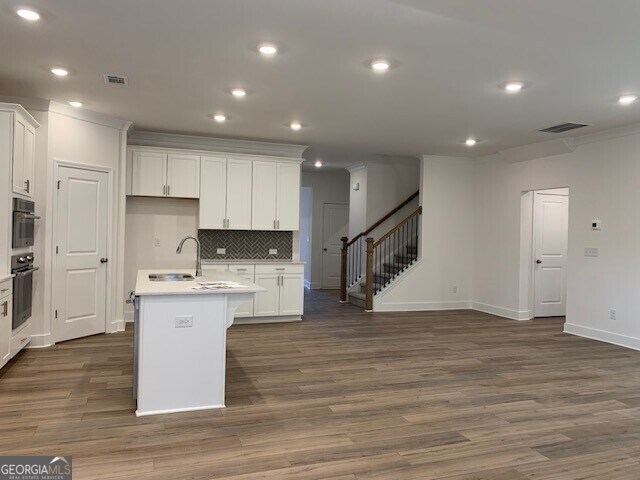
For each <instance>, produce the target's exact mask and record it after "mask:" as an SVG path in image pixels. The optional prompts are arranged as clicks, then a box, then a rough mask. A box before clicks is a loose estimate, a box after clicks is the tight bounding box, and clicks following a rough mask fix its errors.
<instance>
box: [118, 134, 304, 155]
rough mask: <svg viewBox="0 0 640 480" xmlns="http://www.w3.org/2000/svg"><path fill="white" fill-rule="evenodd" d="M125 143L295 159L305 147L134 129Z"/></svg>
mask: <svg viewBox="0 0 640 480" xmlns="http://www.w3.org/2000/svg"><path fill="white" fill-rule="evenodd" d="M128 143H129V145H130V146H144V147H162V148H177V149H185V150H201V151H208V152H222V153H238V154H248V155H265V156H269V157H283V158H296V159H302V153H303V152H304V151H305V150H306V149H307V146H306V145H292V144H286V143H271V142H260V141H254V140H237V139H232V138H216V137H201V136H196V135H179V134H172V133H157V132H138V131H134V132H132V133H130V134H129V141H128Z"/></svg>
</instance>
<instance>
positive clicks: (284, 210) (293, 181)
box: [276, 163, 300, 230]
mask: <svg viewBox="0 0 640 480" xmlns="http://www.w3.org/2000/svg"><path fill="white" fill-rule="evenodd" d="M276 205H277V213H278V215H277V218H276V225H277V228H278V230H300V165H297V164H292V163H278V193H277V197H276Z"/></svg>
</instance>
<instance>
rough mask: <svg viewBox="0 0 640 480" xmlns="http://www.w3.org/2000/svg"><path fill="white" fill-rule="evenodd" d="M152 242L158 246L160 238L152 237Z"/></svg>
mask: <svg viewBox="0 0 640 480" xmlns="http://www.w3.org/2000/svg"><path fill="white" fill-rule="evenodd" d="M153 244H154V245H155V246H156V247H159V246H160V238H159V237H156V238H154V239H153Z"/></svg>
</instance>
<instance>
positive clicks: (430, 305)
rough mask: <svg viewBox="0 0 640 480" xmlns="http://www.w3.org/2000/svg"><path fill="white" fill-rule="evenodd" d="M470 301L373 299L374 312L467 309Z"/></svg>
mask: <svg viewBox="0 0 640 480" xmlns="http://www.w3.org/2000/svg"><path fill="white" fill-rule="evenodd" d="M469 308H470V302H467V301H456V302H400V303H378V302H376V300H375V298H374V300H373V311H374V312H421V311H431V310H469Z"/></svg>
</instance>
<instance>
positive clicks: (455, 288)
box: [453, 285, 458, 293]
mask: <svg viewBox="0 0 640 480" xmlns="http://www.w3.org/2000/svg"><path fill="white" fill-rule="evenodd" d="M453 293H458V286H457V285H454V286H453Z"/></svg>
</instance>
